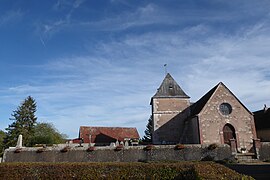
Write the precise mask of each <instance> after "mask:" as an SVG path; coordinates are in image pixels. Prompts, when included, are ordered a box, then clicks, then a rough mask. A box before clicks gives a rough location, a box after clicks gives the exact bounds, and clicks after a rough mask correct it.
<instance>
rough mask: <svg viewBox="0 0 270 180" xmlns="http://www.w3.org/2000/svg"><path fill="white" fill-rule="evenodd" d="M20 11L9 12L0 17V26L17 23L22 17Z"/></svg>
mask: <svg viewBox="0 0 270 180" xmlns="http://www.w3.org/2000/svg"><path fill="white" fill-rule="evenodd" d="M23 15H24V14H23V13H22V11H21V10H10V11H7V12H5V13H4V14H3V15H2V16H0V26H1V25H4V24H8V23H13V22H17V21H19V20H20V19H21V18H22V17H23Z"/></svg>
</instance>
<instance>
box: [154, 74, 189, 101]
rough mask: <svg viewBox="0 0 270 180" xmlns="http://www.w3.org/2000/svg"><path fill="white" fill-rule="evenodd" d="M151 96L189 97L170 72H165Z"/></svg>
mask: <svg viewBox="0 0 270 180" xmlns="http://www.w3.org/2000/svg"><path fill="white" fill-rule="evenodd" d="M153 97H181V98H189V96H188V95H187V94H186V93H185V92H184V91H183V90H182V89H181V87H180V86H179V85H178V84H177V82H176V81H175V80H174V79H173V77H172V76H171V75H170V73H167V75H166V76H165V78H164V80H163V82H162V83H161V85H160V87H159V88H158V90H157V93H156V94H155V95H154V96H153Z"/></svg>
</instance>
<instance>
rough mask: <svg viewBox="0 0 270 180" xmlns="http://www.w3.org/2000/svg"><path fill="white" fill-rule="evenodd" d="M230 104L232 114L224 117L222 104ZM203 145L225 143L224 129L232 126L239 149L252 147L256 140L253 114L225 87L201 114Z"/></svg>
mask: <svg viewBox="0 0 270 180" xmlns="http://www.w3.org/2000/svg"><path fill="white" fill-rule="evenodd" d="M221 103H229V104H230V105H231V106H232V112H231V114H229V115H223V114H221V112H220V109H219V107H220V104H221ZM199 119H200V121H199V123H200V135H201V136H200V137H201V143H202V144H204V143H221V144H222V143H224V137H223V127H224V126H225V124H227V123H228V124H231V125H232V126H233V127H234V128H235V134H236V141H237V147H238V149H239V148H242V147H246V148H247V149H248V150H249V149H250V148H251V147H252V143H253V141H252V139H256V132H255V126H254V120H253V116H252V114H250V113H249V112H248V111H247V110H246V109H245V108H244V107H243V105H242V104H241V103H239V101H238V100H237V99H236V98H235V97H234V96H233V95H232V94H231V93H230V92H229V91H228V90H227V89H226V88H225V87H224V86H220V87H219V88H218V89H217V90H216V92H215V93H214V95H213V96H212V97H211V98H210V100H209V101H208V103H207V105H206V107H205V109H203V111H202V112H201V113H200V114H199Z"/></svg>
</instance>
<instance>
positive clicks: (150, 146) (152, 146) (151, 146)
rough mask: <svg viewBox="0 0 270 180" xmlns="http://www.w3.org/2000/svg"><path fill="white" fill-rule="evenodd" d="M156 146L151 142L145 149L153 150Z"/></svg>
mask: <svg viewBox="0 0 270 180" xmlns="http://www.w3.org/2000/svg"><path fill="white" fill-rule="evenodd" d="M154 148H155V146H154V145H152V144H149V145H147V146H145V148H144V150H145V151H151V150H153V149H154Z"/></svg>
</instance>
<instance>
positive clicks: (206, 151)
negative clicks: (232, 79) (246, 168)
mask: <svg viewBox="0 0 270 180" xmlns="http://www.w3.org/2000/svg"><path fill="white" fill-rule="evenodd" d="M147 147H150V148H149V149H150V150H149V149H148V150H147V148H146V146H128V147H123V149H120V150H116V149H115V147H94V150H93V151H87V149H88V144H83V147H78V146H77V147H76V146H73V147H70V148H69V149H68V151H67V152H61V150H63V148H64V146H54V147H46V148H44V149H42V151H41V152H39V149H41V147H29V148H28V147H23V148H21V149H17V150H16V148H9V149H6V150H5V152H4V157H3V162H147V161H192V160H194V161H200V160H224V159H231V158H233V156H232V154H231V150H230V147H229V146H228V145H218V146H217V147H216V148H214V149H213V148H212V149H211V148H209V146H206V145H182V146H181V148H179V149H177V150H176V149H175V145H159V146H147Z"/></svg>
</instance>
